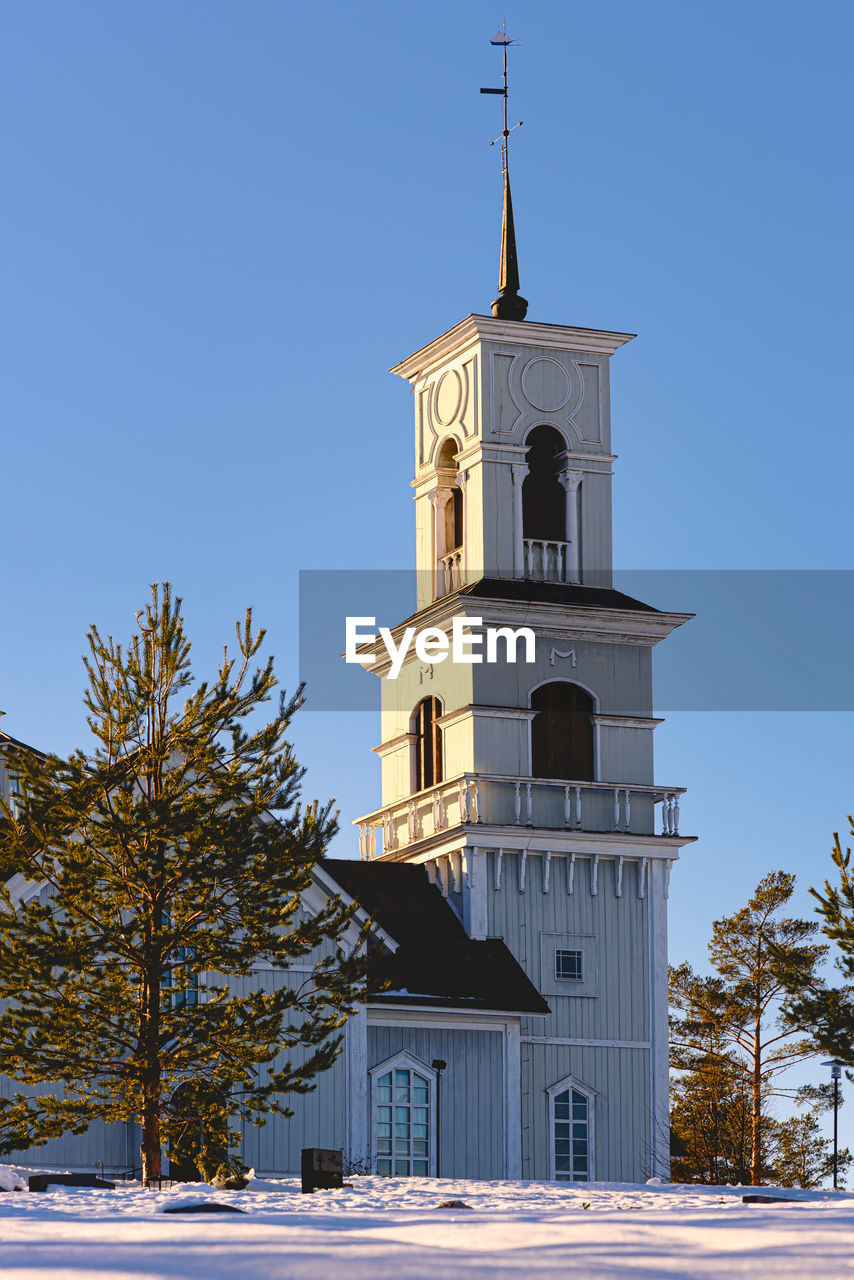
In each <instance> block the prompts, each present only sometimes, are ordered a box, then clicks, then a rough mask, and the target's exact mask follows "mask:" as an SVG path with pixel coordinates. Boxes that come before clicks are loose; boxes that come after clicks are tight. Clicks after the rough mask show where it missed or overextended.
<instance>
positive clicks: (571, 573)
mask: <svg viewBox="0 0 854 1280" xmlns="http://www.w3.org/2000/svg"><path fill="white" fill-rule="evenodd" d="M583 479H584V472H583V471H573V470H572V468H571V467H566V468H565V469H564V470H563V471H561V472H559V474H558V480H560V482H561V484H562V485H563V487H564V492H565V493H566V540H567V542H568V543H569V546H568V547H567V551H566V577H567V581H568V582H580V581H581V560H580V557H579V554H578V486H579V485H580V484H581V481H582V480H583Z"/></svg>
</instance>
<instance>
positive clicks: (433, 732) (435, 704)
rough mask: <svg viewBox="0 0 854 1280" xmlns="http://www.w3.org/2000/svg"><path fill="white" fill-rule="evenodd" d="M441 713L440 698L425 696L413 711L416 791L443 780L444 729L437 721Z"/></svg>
mask: <svg viewBox="0 0 854 1280" xmlns="http://www.w3.org/2000/svg"><path fill="white" fill-rule="evenodd" d="M441 714H442V704H441V702H440V701H439V699H438V698H424V699H423V700H422V701H421V702H419V704H418V706H417V707H416V708H415V711H414V712H413V717H412V718H413V726H412V730H413V733H414V734H415V790H416V791H423V790H424V789H425V787H433V786H435V785H436V783H437V782H441V781H442V730H441V728H440V727H439V725H438V724H437V723H436V721H437V720H438V719H439V716H440V715H441Z"/></svg>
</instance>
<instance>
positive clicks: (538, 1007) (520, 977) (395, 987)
mask: <svg viewBox="0 0 854 1280" xmlns="http://www.w3.org/2000/svg"><path fill="white" fill-rule="evenodd" d="M320 866H321V867H322V868H323V870H324V871H326V872H327V874H328V875H330V876H332V878H333V880H335V881H336V882H337V883H338V884H339V885H340V886H341V888H342V889H343V890H344V892H345V893H347V894H349V895H350V897H351V898H355V899H356V901H357V902H358V903H359V904H360V905H361V906H362V907H364V909H365V910H366V911H367V912H368V913H369V915H371V916H372V917H373V919H374V920H376V922H377V924H378V925H380V926H381V928H383V929H384V930H385V931H386V933H388V934H390V935H391V937H392V938H394V940H395V942H397V943H399V946H398V950H397V951H396V952H395V954H394V955H390V954H388V952H378V953H377V955H376V958H375V960H374V965H373V970H372V974H371V977H372V980H373V981H374V982H375V983H377V985H379V984H380V983H383V982H385V981H386V980H388V981H389V983H390V987H389V989H388V990H387V991H381V992H379V993H378V994H377V995H376V996H374V997H373V1000H377V1001H381V1002H382V1003H383V1004H423V1005H433V1006H435V1005H440V1006H453V1007H456V1008H463V1009H471V1010H475V1009H492V1010H496V1011H499V1012H508V1013H510V1012H517V1013H533V1014H547V1013H548V1012H549V1007H548V1005H547V1004H546V1002H545V1000H544V999H543V997H542V996H541V995H540V993H539V992H538V991H537V989H536V987H534V985H533V983H532V982H531V981H530V979H529V978H528V976H527V974H526V973H525V971H524V970H523V969H522V967H521V966H520V965H519V964H518V962H517V961H516V960H515V959H514V957H513V956H512V955H511V953H510V952H509V951H508V949H507V946H506V944H505V943H504V941H503V940H502V939H501V938H487V939H486V940H485V941H483V942H475V941H474V940H473V939H472V938H470V937H469V936H468V934H467V933H466V931H465V929H464V928H463V926H462V925H461V924H460V921H459V919H458V918H457V916H456V914H455V913H454V911H453V910H452V908H451V907H450V906H449V905H448V903H447V902H446V901H445V899H444V898H443V897H442V894H441V892H440V891H439V889H437V888H436V886H435V885H433V884H431V883H430V880H429V878H428V876H427V872H426V870H425V868H424V867H423V866H419V865H417V864H415V863H409V862H356V861H349V860H346V859H338V858H325V859H324V860H323V861H322V862H321V863H320Z"/></svg>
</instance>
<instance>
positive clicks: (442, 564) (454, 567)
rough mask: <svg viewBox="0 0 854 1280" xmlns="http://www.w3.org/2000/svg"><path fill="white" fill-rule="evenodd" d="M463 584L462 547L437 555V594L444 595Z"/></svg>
mask: <svg viewBox="0 0 854 1280" xmlns="http://www.w3.org/2000/svg"><path fill="white" fill-rule="evenodd" d="M462 585H463V552H462V547H458V548H457V549H456V551H449V552H448V554H447V555H445V556H440V557H439V595H441V596H446V595H448V594H449V592H451V591H456V590H457V588H458V587H461V586H462Z"/></svg>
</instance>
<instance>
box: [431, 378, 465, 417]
mask: <svg viewBox="0 0 854 1280" xmlns="http://www.w3.org/2000/svg"><path fill="white" fill-rule="evenodd" d="M462 403H463V380H462V378H461V377H460V375H459V372H458V371H457V370H456V369H446V370H445V372H444V373H443V374H442V376H441V378H440V379H439V381H438V382H437V383H436V390H435V392H434V393H433V417H434V419H435V421H436V423H437V424H438V426H440V427H449V426H450V425H451V423H453V422H456V420H457V418H458V417H459V413H460V409H461V407H462Z"/></svg>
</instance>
